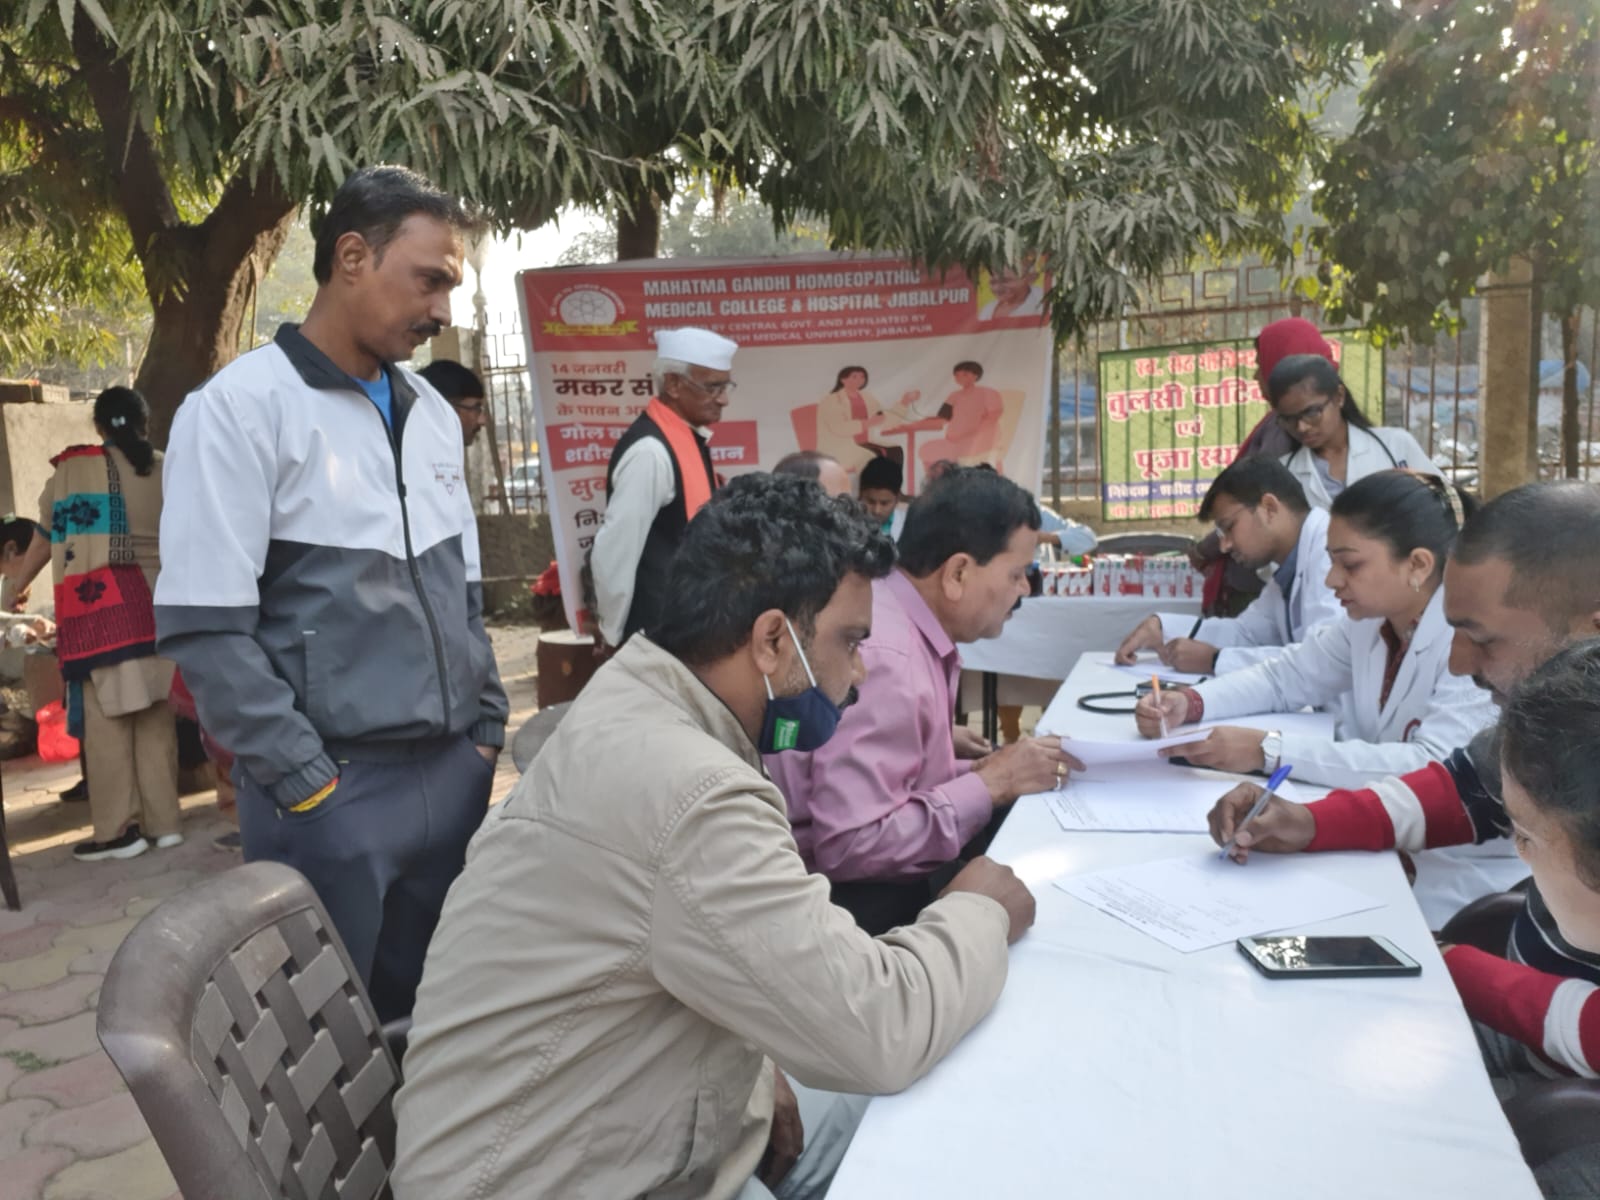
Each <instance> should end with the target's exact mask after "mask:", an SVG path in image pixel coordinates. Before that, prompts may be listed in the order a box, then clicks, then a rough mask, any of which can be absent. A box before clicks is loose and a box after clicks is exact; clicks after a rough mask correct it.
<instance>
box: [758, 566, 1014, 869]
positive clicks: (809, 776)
mask: <svg viewBox="0 0 1600 1200" xmlns="http://www.w3.org/2000/svg"><path fill="white" fill-rule="evenodd" d="M861 657H862V658H863V659H864V660H865V661H866V666H867V679H866V682H865V683H863V684H862V685H861V699H860V700H858V701H857V702H856V703H855V704H854V705H852V706H851V707H849V708H847V709H845V712H844V718H843V720H841V721H840V722H839V728H838V731H837V732H836V733H835V734H834V735H833V737H831V738H830V739H829V740H828V742H827V744H826V745H824V746H823V747H822V748H821V749H819V750H814V751H812V752H811V753H810V754H799V753H796V752H794V751H788V752H785V753H780V754H770V755H768V756H767V757H766V764H767V770H768V771H770V772H771V773H772V778H773V780H774V781H775V782H776V783H777V784H778V786H779V787H780V788H781V789H783V794H784V796H785V797H787V799H788V802H789V822H790V824H791V825H792V826H793V827H794V838H795V841H796V843H798V845H799V847H800V854H801V856H802V857H803V858H804V859H805V863H806V866H807V867H808V868H809V869H810V870H812V871H817V872H820V873H821V874H823V875H826V876H827V877H828V878H829V879H833V880H836V881H840V882H843V881H845V880H852V879H875V880H897V879H909V878H914V877H916V876H919V875H926V874H927V873H928V872H930V871H933V870H936V869H937V868H939V867H941V866H943V865H944V864H945V863H947V862H950V861H951V860H952V859H954V858H955V857H956V856H957V855H958V854H959V853H960V851H961V847H962V846H964V845H966V843H967V842H969V841H971V840H972V838H973V837H975V836H976V835H977V834H978V833H979V832H980V831H981V830H982V829H983V828H984V826H985V825H987V824H988V823H989V818H990V817H991V816H993V815H994V804H993V802H992V801H991V799H990V796H989V788H988V785H987V784H985V783H984V782H983V780H982V779H981V778H979V777H978V776H977V775H975V774H973V773H972V764H971V763H970V762H964V761H961V760H958V759H957V758H956V753H955V745H954V743H953V742H952V740H951V736H950V723H951V719H952V717H953V716H954V712H955V689H956V681H957V679H958V677H959V675H960V672H961V656H960V655H959V654H957V653H956V648H955V644H954V643H953V642H951V640H950V638H949V637H948V635H946V633H945V631H944V629H943V627H942V626H940V624H939V622H938V620H937V619H936V618H935V617H934V615H933V612H932V610H931V609H929V608H928V606H927V604H926V603H925V602H924V601H923V599H922V597H921V596H920V595H919V594H918V593H917V589H916V588H915V587H913V586H912V584H911V581H910V580H909V579H908V578H906V576H905V575H904V574H902V573H901V572H900V571H899V570H898V569H896V570H894V571H892V572H890V574H889V577H888V578H887V579H880V580H878V581H876V582H875V583H873V585H872V636H871V637H870V638H868V639H867V640H866V641H865V642H863V643H862V645H861Z"/></svg>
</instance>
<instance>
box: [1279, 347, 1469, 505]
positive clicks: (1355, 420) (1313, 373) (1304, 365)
mask: <svg viewBox="0 0 1600 1200" xmlns="http://www.w3.org/2000/svg"><path fill="white" fill-rule="evenodd" d="M1267 400H1268V402H1269V403H1270V404H1271V405H1272V411H1273V415H1274V416H1275V417H1276V418H1277V419H1278V424H1279V425H1281V426H1282V427H1283V430H1284V432H1285V433H1287V434H1288V435H1289V437H1290V439H1291V440H1292V441H1294V442H1295V443H1296V445H1295V448H1294V449H1293V450H1291V451H1290V452H1289V453H1288V454H1285V455H1284V456H1283V457H1282V458H1281V459H1279V460H1278V461H1280V462H1281V463H1283V465H1284V466H1286V467H1288V468H1289V470H1290V471H1291V472H1292V473H1293V475H1294V477H1295V478H1296V479H1298V480H1299V481H1300V486H1301V487H1302V488H1304V489H1305V493H1306V499H1307V500H1309V501H1310V502H1311V507H1312V508H1328V507H1330V506H1331V505H1332V504H1333V502H1334V500H1335V499H1337V498H1338V495H1339V493H1340V492H1342V491H1344V489H1345V488H1347V487H1349V486H1350V485H1351V484H1352V483H1355V482H1356V481H1357V480H1360V479H1365V478H1366V477H1367V476H1368V475H1371V474H1372V473H1373V472H1374V471H1388V470H1393V469H1394V468H1396V467H1401V468H1409V469H1410V470H1413V471H1421V472H1423V473H1424V474H1426V475H1438V476H1440V477H1441V478H1442V477H1443V475H1444V472H1443V471H1441V470H1439V468H1438V466H1437V465H1436V464H1435V463H1434V461H1433V460H1432V459H1431V458H1429V457H1428V452H1427V451H1426V450H1424V449H1423V448H1422V447H1421V446H1420V445H1418V444H1417V439H1416V438H1414V437H1412V436H1411V435H1410V434H1409V433H1407V432H1406V431H1405V430H1404V429H1390V428H1388V427H1387V426H1378V427H1374V426H1373V425H1372V423H1371V422H1370V421H1368V420H1367V418H1366V417H1365V416H1363V415H1362V413H1361V410H1360V409H1359V408H1357V407H1356V402H1355V400H1354V399H1352V398H1351V396H1350V391H1349V389H1348V388H1346V387H1345V386H1344V381H1343V380H1342V379H1340V378H1339V371H1338V368H1337V367H1335V366H1334V365H1333V364H1332V363H1331V362H1329V361H1328V360H1327V359H1325V358H1323V357H1322V356H1321V355H1320V354H1292V355H1290V356H1289V357H1288V358H1284V359H1280V360H1279V362H1278V365H1277V366H1275V367H1273V368H1272V374H1271V375H1269V376H1267Z"/></svg>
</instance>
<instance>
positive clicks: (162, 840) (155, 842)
mask: <svg viewBox="0 0 1600 1200" xmlns="http://www.w3.org/2000/svg"><path fill="white" fill-rule="evenodd" d="M150 844H151V845H152V846H154V847H155V848H156V849H157V850H171V849H172V848H173V847H174V846H181V845H183V834H181V833H164V834H162V835H161V836H160V837H158V838H151V839H150Z"/></svg>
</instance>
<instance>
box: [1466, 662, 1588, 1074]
mask: <svg viewBox="0 0 1600 1200" xmlns="http://www.w3.org/2000/svg"><path fill="white" fill-rule="evenodd" d="M1500 731H1501V749H1500V762H1501V767H1502V774H1501V781H1502V784H1503V793H1502V794H1503V798H1504V802H1505V811H1506V815H1507V816H1508V817H1509V818H1510V820H1511V838H1512V841H1513V842H1514V843H1515V844H1516V848H1517V853H1518V854H1520V855H1521V856H1522V859H1523V861H1524V862H1525V863H1527V865H1528V867H1529V869H1530V870H1531V871H1532V872H1533V886H1532V888H1531V889H1530V891H1529V893H1528V901H1527V914H1528V917H1529V918H1531V923H1530V922H1529V921H1523V920H1521V919H1519V920H1518V922H1517V926H1516V928H1515V930H1514V931H1513V935H1512V939H1511V944H1510V945H1509V946H1508V947H1507V954H1506V956H1505V957H1501V956H1500V955H1497V954H1490V953H1488V952H1486V951H1484V950H1480V949H1477V948H1475V947H1473V946H1449V945H1446V946H1444V947H1442V949H1443V951H1444V961H1445V965H1446V966H1447V967H1448V968H1449V969H1450V975H1451V977H1452V978H1453V979H1454V980H1455V983H1456V988H1457V989H1458V990H1459V991H1460V993H1461V1001H1462V1004H1463V1005H1465V1007H1466V1010H1467V1015H1468V1016H1470V1017H1472V1019H1473V1020H1474V1021H1477V1022H1479V1023H1480V1025H1483V1026H1487V1027H1488V1029H1489V1030H1492V1031H1493V1033H1492V1034H1486V1033H1484V1032H1483V1031H1482V1030H1480V1040H1481V1041H1482V1042H1483V1045H1484V1054H1485V1057H1486V1058H1487V1060H1488V1063H1489V1071H1490V1074H1491V1075H1492V1076H1494V1077H1495V1080H1496V1083H1497V1086H1498V1088H1499V1089H1500V1090H1501V1091H1502V1092H1504V1091H1509V1090H1513V1089H1514V1088H1515V1087H1516V1086H1517V1084H1518V1083H1519V1082H1526V1081H1528V1080H1530V1079H1536V1078H1539V1077H1545V1076H1551V1075H1565V1074H1573V1075H1581V1076H1583V1077H1585V1078H1588V1079H1593V1078H1596V1077H1600V988H1597V986H1596V985H1597V984H1600V638H1592V639H1589V640H1587V641H1582V642H1579V643H1577V644H1576V645H1574V646H1571V647H1569V648H1567V649H1566V650H1563V651H1562V652H1561V653H1560V654H1558V655H1556V656H1555V657H1554V658H1552V659H1551V660H1550V661H1549V662H1547V663H1545V665H1544V666H1542V667H1540V668H1539V669H1538V670H1537V671H1535V672H1534V673H1533V674H1532V675H1531V676H1529V678H1528V680H1527V682H1526V683H1524V684H1523V685H1522V686H1521V687H1520V688H1518V689H1517V691H1516V693H1515V694H1514V695H1513V696H1512V698H1511V702H1510V704H1508V705H1507V706H1506V710H1505V715H1504V716H1503V717H1502V718H1501V722H1500Z"/></svg>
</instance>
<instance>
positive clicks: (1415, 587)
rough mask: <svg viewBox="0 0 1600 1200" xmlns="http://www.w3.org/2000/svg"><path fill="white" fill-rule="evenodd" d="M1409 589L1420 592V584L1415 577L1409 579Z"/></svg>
mask: <svg viewBox="0 0 1600 1200" xmlns="http://www.w3.org/2000/svg"><path fill="white" fill-rule="evenodd" d="M1411 590H1412V591H1413V592H1420V591H1421V590H1422V585H1421V584H1420V583H1418V582H1417V581H1416V580H1415V579H1413V580H1412V581H1411Z"/></svg>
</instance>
